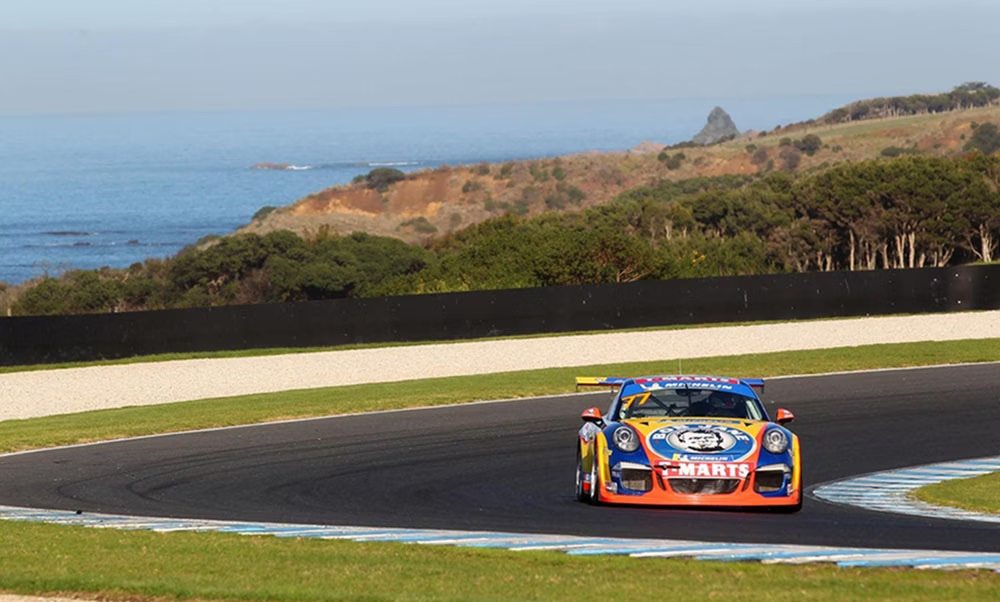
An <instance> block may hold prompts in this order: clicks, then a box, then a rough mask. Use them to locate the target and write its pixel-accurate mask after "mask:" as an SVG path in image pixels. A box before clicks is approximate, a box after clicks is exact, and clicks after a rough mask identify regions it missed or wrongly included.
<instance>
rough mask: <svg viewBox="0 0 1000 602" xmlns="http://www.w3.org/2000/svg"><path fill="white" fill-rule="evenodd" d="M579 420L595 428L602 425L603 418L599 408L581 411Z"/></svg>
mask: <svg viewBox="0 0 1000 602" xmlns="http://www.w3.org/2000/svg"><path fill="white" fill-rule="evenodd" d="M580 418H582V419H583V421H584V422H590V423H592V424H596V425H597V426H601V425H602V424H604V417H603V416H601V410H600V409H599V408H587V409H586V410H584V411H583V414H580Z"/></svg>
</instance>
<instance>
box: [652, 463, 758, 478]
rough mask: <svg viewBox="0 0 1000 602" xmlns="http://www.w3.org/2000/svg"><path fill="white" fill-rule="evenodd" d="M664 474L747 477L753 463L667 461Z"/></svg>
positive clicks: (676, 475) (672, 476) (674, 476)
mask: <svg viewBox="0 0 1000 602" xmlns="http://www.w3.org/2000/svg"><path fill="white" fill-rule="evenodd" d="M661 470H662V471H663V476H664V477H667V478H682V479H745V478H747V477H748V476H750V471H751V470H753V465H752V464H750V463H749V462H726V463H722V462H665V463H663V465H662V466H661Z"/></svg>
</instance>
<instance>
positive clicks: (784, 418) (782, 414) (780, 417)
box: [774, 408, 795, 425]
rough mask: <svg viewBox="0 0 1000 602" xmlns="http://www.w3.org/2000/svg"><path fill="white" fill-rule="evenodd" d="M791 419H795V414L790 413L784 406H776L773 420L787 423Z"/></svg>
mask: <svg viewBox="0 0 1000 602" xmlns="http://www.w3.org/2000/svg"><path fill="white" fill-rule="evenodd" d="M793 420H795V414H792V413H791V412H789V411H788V410H786V409H785V408H778V413H777V414H776V415H775V417H774V421H775V422H777V423H778V424H782V425H784V424H788V423H789V422H791V421H793Z"/></svg>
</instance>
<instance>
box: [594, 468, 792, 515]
mask: <svg viewBox="0 0 1000 602" xmlns="http://www.w3.org/2000/svg"><path fill="white" fill-rule="evenodd" d="M797 466H798V465H797V463H794V464H792V465H788V464H775V465H770V466H763V467H756V468H751V467H748V466H747V465H746V464H723V463H720V464H716V465H713V466H712V468H713V469H715V470H713V471H690V470H681V469H679V468H678V467H676V466H674V467H670V466H655V467H654V466H648V465H643V464H636V463H630V462H621V463H618V464H615V465H614V466H612V467H607V466H605V467H604V471H602V472H603V474H602V478H601V484H600V499H601V501H602V502H605V503H610V504H641V505H656V506H727V507H743V506H746V507H751V506H794V505H797V504H798V503H799V500H800V499H801V495H802V492H801V482H800V481H801V475H800V471H799V470H798V468H797Z"/></svg>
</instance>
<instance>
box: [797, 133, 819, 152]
mask: <svg viewBox="0 0 1000 602" xmlns="http://www.w3.org/2000/svg"><path fill="white" fill-rule="evenodd" d="M795 148H797V149H799V150H800V151H802V152H804V153H805V154H807V155H809V156H810V157H811V156H813V155H815V154H816V151H818V150H819V149H821V148H823V140H822V139H821V138H820V137H819V136H817V135H816V134H806V136H805V137H803V138H802V140H796V141H795Z"/></svg>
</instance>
